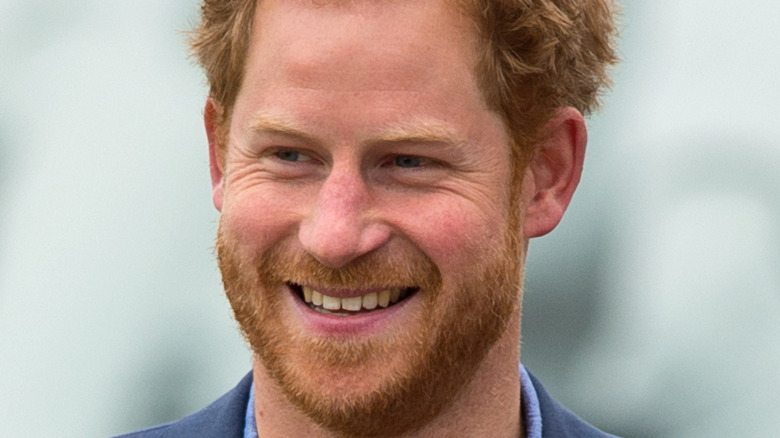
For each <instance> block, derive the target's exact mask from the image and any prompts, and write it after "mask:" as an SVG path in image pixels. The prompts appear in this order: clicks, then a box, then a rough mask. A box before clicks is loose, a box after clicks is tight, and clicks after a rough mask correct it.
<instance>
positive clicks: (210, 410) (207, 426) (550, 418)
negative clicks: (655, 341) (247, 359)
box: [117, 373, 612, 438]
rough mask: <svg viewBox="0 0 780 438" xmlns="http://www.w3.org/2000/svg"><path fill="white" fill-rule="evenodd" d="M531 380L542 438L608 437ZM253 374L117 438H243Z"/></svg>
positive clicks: (533, 379) (532, 377) (539, 384)
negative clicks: (208, 400)
mask: <svg viewBox="0 0 780 438" xmlns="http://www.w3.org/2000/svg"><path fill="white" fill-rule="evenodd" d="M531 381H532V382H533V384H534V388H535V389H536V395H537V397H538V398H539V407H540V410H541V413H542V438H605V437H612V435H608V434H605V433H604V432H601V431H600V430H598V429H596V428H594V427H593V426H591V425H589V424H588V423H586V422H584V421H583V420H581V419H580V418H578V417H577V416H576V415H574V414H573V413H571V411H569V410H568V409H566V408H565V407H563V406H562V405H560V404H559V403H558V402H556V401H555V400H553V399H552V398H551V397H550V395H549V394H547V391H545V390H544V387H542V384H541V383H540V382H539V380H537V379H536V377H534V376H531ZM251 385H252V374H251V373H249V374H248V375H247V376H246V377H244V378H243V379H242V380H241V382H240V383H239V384H238V386H236V387H235V388H233V389H232V390H231V391H230V392H228V393H227V394H225V395H223V396H222V397H221V398H220V399H219V400H217V401H215V402H214V403H212V404H211V405H209V406H208V407H206V408H205V409H203V410H201V411H199V412H196V413H194V414H192V415H190V416H188V417H185V418H182V419H181V420H179V421H175V422H173V423H168V424H163V425H161V426H155V427H152V428H149V429H144V430H141V431H138V432H134V433H131V434H128V435H122V436H121V437H117V438H242V437H243V436H244V417H245V416H246V406H247V403H248V401H249V389H250V387H251Z"/></svg>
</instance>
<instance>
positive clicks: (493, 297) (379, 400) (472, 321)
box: [217, 203, 521, 436]
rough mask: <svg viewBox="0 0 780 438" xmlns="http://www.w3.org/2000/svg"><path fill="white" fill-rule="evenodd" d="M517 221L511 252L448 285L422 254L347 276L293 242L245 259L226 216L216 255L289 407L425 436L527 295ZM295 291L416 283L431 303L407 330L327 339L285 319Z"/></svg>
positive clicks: (240, 317) (361, 265)
mask: <svg viewBox="0 0 780 438" xmlns="http://www.w3.org/2000/svg"><path fill="white" fill-rule="evenodd" d="M512 204H514V203H512ZM515 211H516V210H515ZM514 216H515V215H512V214H510V218H509V219H508V221H507V222H508V225H507V230H504V233H502V234H503V237H504V239H503V245H497V247H496V248H495V250H494V251H487V252H486V253H485V256H484V257H482V259H481V260H474V262H473V265H472V267H471V270H470V272H469V273H468V274H466V275H462V276H461V277H459V278H455V279H447V278H442V275H441V274H440V272H439V269H438V268H437V267H436V265H435V264H434V263H433V261H432V260H431V259H430V258H429V257H427V256H426V255H425V254H423V253H422V252H421V251H419V250H417V249H415V248H410V249H407V250H401V251H400V252H401V254H399V253H398V252H395V253H393V254H392V257H391V256H390V254H387V253H383V252H382V251H381V250H379V251H377V252H374V253H370V254H366V255H364V256H362V257H360V258H359V259H356V260H354V261H353V262H352V263H350V264H349V265H348V266H346V267H343V268H340V269H332V268H329V267H327V266H324V265H322V264H321V263H319V262H318V261H317V260H316V259H314V258H313V257H312V256H311V255H309V254H306V253H304V252H302V251H300V250H290V249H289V248H286V246H285V245H283V244H278V245H276V246H274V247H272V248H270V249H268V250H267V251H264V252H261V253H260V254H257V255H256V256H254V257H253V258H252V257H245V256H242V254H245V253H242V251H241V250H242V245H241V244H240V243H239V242H240V239H237V238H234V237H232V236H231V235H230V233H229V231H228V229H227V227H225V223H224V222H225V221H224V220H222V221H220V227H219V234H218V239H217V252H218V257H219V265H220V269H221V271H222V278H223V283H224V286H225V290H226V294H227V296H228V299H229V301H230V304H231V306H232V308H233V311H234V312H235V317H236V320H237V321H238V322H239V325H240V327H241V329H242V331H243V333H244V335H245V337H246V338H247V340H248V341H249V343H250V345H251V347H252V349H253V351H254V353H255V355H256V357H257V358H259V360H260V363H261V364H262V366H263V367H264V368H265V370H266V371H267V372H268V374H269V375H270V376H271V377H272V378H273V379H274V380H275V381H276V383H277V384H278V385H279V387H280V388H281V390H282V392H283V393H284V394H285V396H286V397H287V399H288V400H289V401H290V402H291V403H292V404H293V405H294V406H296V407H297V408H298V410H299V411H301V412H303V413H304V414H305V415H307V416H308V417H309V418H311V419H312V420H313V421H314V422H316V423H317V424H320V425H321V426H322V427H324V428H326V429H328V430H331V431H333V432H337V433H340V434H342V435H345V436H392V435H397V434H401V433H404V432H408V431H412V430H415V429H419V428H420V427H421V426H423V425H425V424H426V423H428V422H430V421H431V420H432V419H433V418H435V417H436V416H437V415H439V414H440V413H441V412H442V411H443V410H444V409H446V408H447V407H448V406H449V405H450V404H452V402H453V401H454V400H455V399H456V398H457V396H458V394H459V391H460V390H461V389H463V388H464V387H466V386H468V384H469V382H470V381H471V379H472V377H473V376H474V373H475V372H476V370H477V369H478V367H479V365H480V364H481V363H482V360H483V359H484V358H485V356H486V355H487V353H488V352H489V350H490V349H491V348H492V347H493V345H494V344H495V343H496V342H497V340H498V339H499V338H500V337H501V335H502V334H503V333H504V332H505V330H506V329H507V325H508V323H509V321H510V320H511V318H512V316H513V314H514V312H515V311H516V310H517V309H518V306H519V300H520V295H521V294H520V281H521V278H520V276H521V254H520V252H519V247H520V245H519V243H518V237H517V230H518V229H519V228H517V227H516V224H517V218H516V217H514ZM497 240H498V241H499V242H500V239H497ZM291 283H295V284H309V285H318V286H322V287H328V288H333V289H352V288H365V287H376V286H386V287H397V286H410V285H414V286H416V287H418V288H419V290H418V291H417V292H416V294H417V295H419V296H418V297H416V298H419V299H420V302H421V304H419V303H415V306H417V308H415V309H413V310H411V312H416V313H414V317H415V321H414V325H413V326H411V325H410V327H404V330H403V331H402V332H401V333H386V334H384V335H383V336H382V337H374V338H369V339H366V338H365V337H360V336H357V337H356V338H353V339H330V338H327V337H317V336H313V335H311V334H306V333H303V332H302V330H301V329H300V328H299V327H295V326H294V321H292V320H291V318H285V317H284V315H286V313H285V311H286V309H285V307H286V305H285V297H284V296H283V294H284V292H282V291H283V290H284V289H285V288H286V287H287V286H286V285H289V284H291ZM406 310H407V309H404V311H406Z"/></svg>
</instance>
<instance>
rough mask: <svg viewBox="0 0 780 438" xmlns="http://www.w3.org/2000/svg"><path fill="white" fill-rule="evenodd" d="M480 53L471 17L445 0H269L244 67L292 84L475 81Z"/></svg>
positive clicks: (356, 86)
mask: <svg viewBox="0 0 780 438" xmlns="http://www.w3.org/2000/svg"><path fill="white" fill-rule="evenodd" d="M476 54H477V51H476V32H475V31H474V29H473V26H472V25H471V22H470V20H469V19H467V18H466V17H465V16H463V15H462V14H460V13H459V12H458V11H457V10H456V9H455V8H454V7H453V6H452V5H451V4H450V2H449V1H447V0H335V1H317V0H265V1H261V2H260V3H259V4H258V8H257V10H256V16H255V22H254V32H253V35H252V41H251V45H250V52H249V59H248V65H247V68H248V70H249V73H250V74H253V73H254V74H258V75H262V77H263V78H264V79H266V80H270V81H273V80H275V79H282V78H283V79H284V81H286V82H287V85H289V86H300V87H311V88H327V89H329V90H334V91H339V90H341V91H360V90H361V89H371V90H383V89H384V90H387V91H398V89H399V88H402V89H408V90H416V89H417V90H424V89H426V87H428V86H429V85H431V83H442V82H445V83H446V82H447V81H451V80H462V79H463V77H461V76H462V75H466V76H468V79H470V80H471V81H473V78H472V72H473V70H474V66H475V64H476ZM276 85H277V86H278V85H279V83H276Z"/></svg>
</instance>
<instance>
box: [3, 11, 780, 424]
mask: <svg viewBox="0 0 780 438" xmlns="http://www.w3.org/2000/svg"><path fill="white" fill-rule="evenodd" d="M623 4H624V13H623V18H622V28H623V36H622V39H621V50H620V51H621V55H622V57H623V59H624V61H623V63H622V64H621V66H620V67H618V68H617V69H616V71H615V86H614V88H613V91H612V92H610V93H609V94H607V95H606V96H605V99H604V104H605V105H604V110H603V111H602V112H600V113H599V114H597V115H596V116H594V117H592V118H591V123H590V126H591V131H590V144H589V151H588V158H587V162H586V171H585V175H584V177H583V180H582V183H581V186H580V190H579V193H578V194H577V195H576V196H575V200H574V203H573V205H572V206H571V208H570V211H569V212H568V213H567V217H566V218H565V219H564V221H563V223H562V224H561V226H560V227H559V229H558V230H556V231H555V232H553V233H552V234H551V235H550V236H547V237H544V238H542V239H539V240H538V241H535V242H532V244H531V253H530V260H529V272H528V278H527V282H526V304H525V306H524V307H525V309H524V311H525V315H524V322H523V326H524V327H523V330H524V341H523V362H524V363H525V364H526V366H528V367H529V368H530V369H531V370H532V371H533V372H534V373H535V374H537V375H538V376H540V377H541V378H542V380H543V381H544V382H545V383H546V384H547V387H548V389H549V390H550V392H552V393H553V395H554V396H556V397H557V398H559V399H560V400H561V401H562V402H564V404H566V405H568V406H569V407H570V408H572V409H573V410H574V411H575V412H577V413H579V414H580V415H581V416H583V417H585V418H586V419H588V420H589V421H591V422H593V423H595V424H596V425H598V426H600V427H602V428H605V429H607V430H609V431H611V432H613V433H617V434H621V435H625V436H630V437H677V438H693V437H701V436H709V437H731V436H744V437H753V436H755V437H764V436H774V435H776V434H777V430H778V429H780V416H778V415H777V413H778V412H780V373H779V372H780V176H779V174H780V124H779V123H777V122H776V121H775V115H774V111H773V110H772V108H774V107H775V106H776V105H777V100H778V98H780V81H778V78H780V32H778V31H777V29H778V28H780V27H778V26H779V25H780V18H778V17H780V3H777V2H775V1H773V0H745V1H742V2H739V3H737V4H735V3H734V2H726V1H725V0H710V1H704V0H677V1H673V0H655V1H653V2H640V1H639V0H625V1H624V2H623ZM197 9H198V2H197V1H196V0H178V1H173V0H171V1H151V0H138V1H135V2H120V1H116V0H111V1H109V0H102V1H98V0H84V1H79V2H65V1H62V0H27V1H21V0H0V60H2V61H0V436H2V437H6V436H8V437H38V436H57V437H87V436H90V437H100V436H108V435H111V434H116V433H120V432H125V431H129V430H131V429H135V428H139V427H142V426H146V425H151V424H153V423H158V422H162V421H167V420H171V419H174V418H177V417H180V416H182V415H185V414H188V413H190V412H193V411H195V410H197V409H198V408H200V407H202V406H204V405H206V404H207V403H208V402H210V401H212V400H213V399H215V398H216V397H218V396H219V395H220V394H222V393H223V392H225V391H226V390H227V389H229V388H231V387H232V386H233V385H234V384H235V383H236V382H237V381H238V379H239V378H240V377H241V376H243V374H244V373H246V372H247V371H248V370H249V367H250V354H249V352H248V350H247V348H246V347H245V345H244V343H243V341H242V339H241V337H240V335H239V334H238V331H237V329H236V328H235V324H234V322H233V321H232V319H231V316H230V310H229V307H228V305H227V302H226V300H225V299H224V298H223V295H222V289H221V284H220V281H219V274H218V270H217V268H216V264H215V261H214V256H213V254H212V249H211V248H212V241H213V236H214V235H215V232H216V220H217V214H216V211H215V210H214V208H213V206H212V205H211V198H210V183H209V177H208V160H207V151H206V141H205V136H204V134H203V129H202V126H201V108H202V105H203V101H204V97H205V94H206V89H205V87H204V83H203V79H202V75H201V73H200V71H198V69H197V68H196V67H194V66H193V64H192V63H191V62H190V61H188V59H187V58H186V53H185V48H184V36H183V35H182V33H181V31H182V30H185V29H188V28H189V27H190V25H191V23H192V22H194V21H195V20H196V18H197Z"/></svg>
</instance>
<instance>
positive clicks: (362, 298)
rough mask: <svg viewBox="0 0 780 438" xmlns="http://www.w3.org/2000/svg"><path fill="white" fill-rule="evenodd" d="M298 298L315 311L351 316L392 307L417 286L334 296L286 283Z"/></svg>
mask: <svg viewBox="0 0 780 438" xmlns="http://www.w3.org/2000/svg"><path fill="white" fill-rule="evenodd" d="M288 286H289V287H290V288H291V289H292V290H293V291H294V292H295V294H296V295H297V296H298V298H299V299H301V300H303V302H304V303H306V305H307V306H308V307H309V308H310V309H312V310H314V311H315V312H318V313H321V314H324V315H336V316H353V315H359V314H364V313H369V312H376V311H381V310H383V309H387V308H389V307H392V306H394V305H396V304H398V303H400V302H402V301H404V300H406V299H408V298H410V297H411V296H412V295H414V294H415V293H417V291H418V290H419V288H417V287H400V288H388V289H381V290H371V291H370V292H367V293H365V294H363V295H356V296H350V297H336V296H333V295H328V294H326V293H323V292H320V291H318V290H316V289H313V288H310V287H307V286H301V285H298V284H295V283H288Z"/></svg>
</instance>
